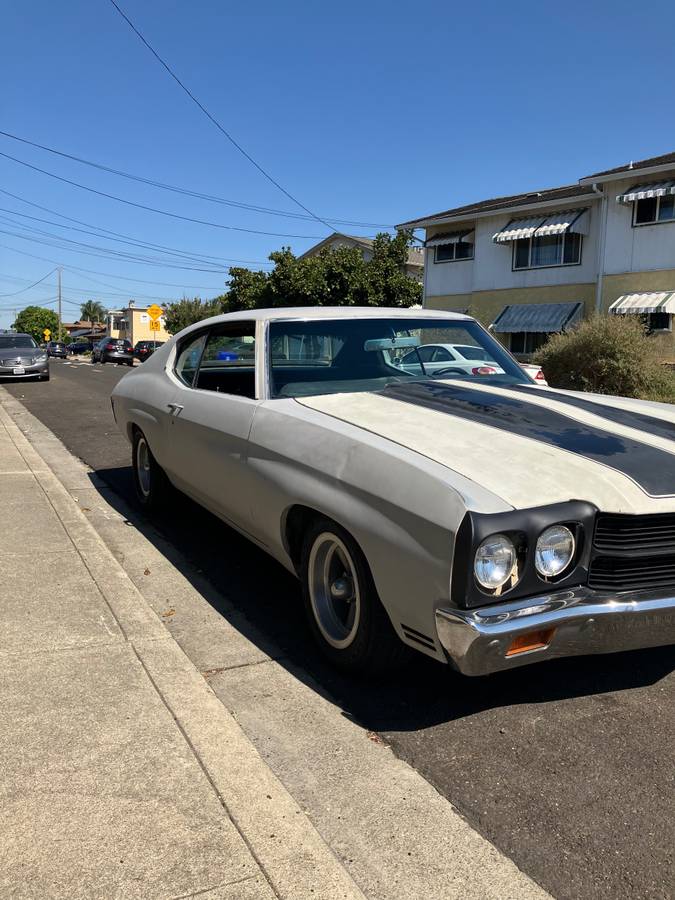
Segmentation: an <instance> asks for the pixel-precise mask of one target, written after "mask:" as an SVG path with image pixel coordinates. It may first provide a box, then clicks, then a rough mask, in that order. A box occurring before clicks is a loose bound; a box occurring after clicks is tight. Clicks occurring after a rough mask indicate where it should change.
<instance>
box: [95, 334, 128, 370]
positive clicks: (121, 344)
mask: <svg viewBox="0 0 675 900" xmlns="http://www.w3.org/2000/svg"><path fill="white" fill-rule="evenodd" d="M91 361H92V363H97V362H100V363H107V362H114V363H117V364H118V365H122V364H125V365H127V366H133V364H134V351H133V348H132V346H131V341H127V340H124V339H122V338H109V337H106V338H103V340H101V341H99V342H98V344H94V347H93V349H92V351H91Z"/></svg>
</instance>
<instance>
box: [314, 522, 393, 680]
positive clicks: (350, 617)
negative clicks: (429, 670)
mask: <svg viewBox="0 0 675 900" xmlns="http://www.w3.org/2000/svg"><path fill="white" fill-rule="evenodd" d="M301 578H302V586H303V596H304V602H305V611H306V613H307V618H308V621H309V627H310V629H311V631H312V634H313V635H314V638H315V639H316V641H317V643H318V644H319V647H320V648H321V650H322V652H323V653H324V655H325V656H326V657H328V659H329V660H330V661H331V662H332V663H333V664H334V665H336V666H338V667H339V668H341V669H344V670H346V671H349V672H355V673H356V672H360V673H369V674H377V673H380V672H384V671H387V670H389V669H390V668H392V667H393V665H394V664H395V663H396V662H398V661H399V660H400V659H401V658H402V657H403V655H404V654H405V651H406V648H405V645H404V644H403V643H402V641H401V640H400V639H399V638H398V637H397V635H396V633H395V632H394V629H393V627H392V624H391V622H390V621H389V617H388V616H387V613H386V612H385V610H384V607H383V606H382V603H381V602H380V598H379V597H378V596H377V591H376V589H375V584H374V583H373V578H372V575H371V574H370V570H369V568H368V564H367V562H366V559H365V557H364V555H363V553H362V552H361V550H360V548H359V546H358V545H357V543H356V542H355V541H354V539H353V538H352V537H351V535H349V534H348V533H347V532H346V531H345V530H344V529H342V528H340V526H339V525H337V524H335V523H334V522H331V521H330V520H328V519H319V520H317V521H316V522H315V523H314V524H313V525H312V526H311V527H310V529H309V530H308V532H307V534H306V535H305V539H304V543H303V552H302V566H301Z"/></svg>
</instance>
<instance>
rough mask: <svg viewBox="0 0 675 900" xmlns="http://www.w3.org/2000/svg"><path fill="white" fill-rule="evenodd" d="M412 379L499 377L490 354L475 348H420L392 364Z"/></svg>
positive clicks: (438, 345)
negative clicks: (426, 377)
mask: <svg viewBox="0 0 675 900" xmlns="http://www.w3.org/2000/svg"><path fill="white" fill-rule="evenodd" d="M396 364H397V365H398V366H400V368H402V369H405V370H406V371H407V372H411V373H412V374H414V375H434V376H436V377H438V376H441V375H503V374H504V370H503V369H502V368H500V367H499V366H498V365H497V364H496V362H495V360H494V359H493V357H492V355H491V354H490V351H489V350H487V349H486V348H485V347H481V346H480V345H478V344H422V345H420V346H419V347H416V348H415V349H414V350H411V351H410V352H409V353H406V354H405V356H403V357H402V358H401V359H400V360H399V361H397V363H396Z"/></svg>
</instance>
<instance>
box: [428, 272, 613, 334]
mask: <svg viewBox="0 0 675 900" xmlns="http://www.w3.org/2000/svg"><path fill="white" fill-rule="evenodd" d="M573 301H581V302H582V303H583V304H584V316H588V315H590V314H591V313H592V311H593V309H594V305H595V283H593V282H591V283H589V284H563V285H560V284H550V285H546V286H544V287H536V288H507V289H504V290H498V291H474V292H473V293H471V294H446V295H445V296H442V297H428V298H427V300H426V302H425V304H424V305H425V306H426V307H427V308H428V309H452V308H454V307H468V309H469V313H470V315H472V316H475V317H476V318H477V319H478V320H479V321H481V322H482V323H483V324H484V325H490V324H491V323H492V322H494V320H495V319H496V318H497V316H498V314H499V313H500V312H501V311H502V310H503V309H504V307H505V306H508V305H509V304H511V303H568V302H573Z"/></svg>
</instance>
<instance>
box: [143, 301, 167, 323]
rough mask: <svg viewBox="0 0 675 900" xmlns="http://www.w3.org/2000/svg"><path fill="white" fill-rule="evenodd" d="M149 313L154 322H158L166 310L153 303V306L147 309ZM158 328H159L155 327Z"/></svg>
mask: <svg viewBox="0 0 675 900" xmlns="http://www.w3.org/2000/svg"><path fill="white" fill-rule="evenodd" d="M146 312H147V314H148V315H149V316H150V318H151V319H152V321H153V322H156V321H157V319H159V317H160V316H163V315H164V310H163V309H162V307H161V306H157V304H156V303H153V304H152V306H149V307H148V308H147V310H146ZM155 330H157V329H155Z"/></svg>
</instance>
